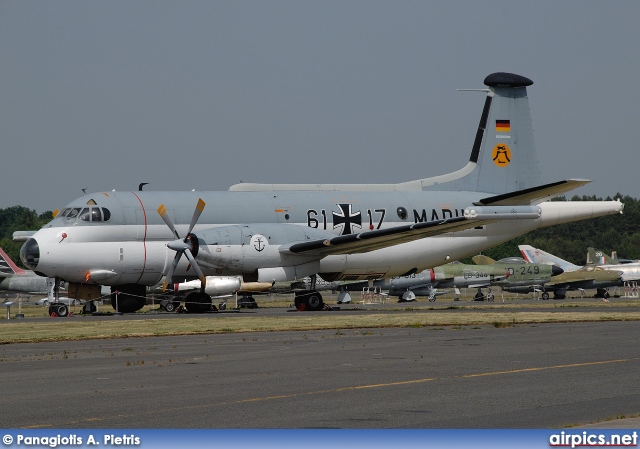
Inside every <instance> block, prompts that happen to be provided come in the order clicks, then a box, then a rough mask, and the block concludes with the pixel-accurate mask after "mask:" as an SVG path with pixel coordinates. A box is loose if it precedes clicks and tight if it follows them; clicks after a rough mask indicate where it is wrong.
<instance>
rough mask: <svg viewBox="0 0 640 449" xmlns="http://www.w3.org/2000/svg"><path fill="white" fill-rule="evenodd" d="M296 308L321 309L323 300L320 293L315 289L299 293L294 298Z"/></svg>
mask: <svg viewBox="0 0 640 449" xmlns="http://www.w3.org/2000/svg"><path fill="white" fill-rule="evenodd" d="M295 304H296V309H297V310H298V311H300V312H301V311H303V310H313V311H315V310H322V309H323V308H324V301H323V300H322V295H321V294H320V293H318V292H316V291H307V292H301V293H299V294H298V295H297V296H296V298H295Z"/></svg>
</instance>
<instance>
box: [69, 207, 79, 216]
mask: <svg viewBox="0 0 640 449" xmlns="http://www.w3.org/2000/svg"><path fill="white" fill-rule="evenodd" d="M78 213H80V208H78V207H74V208H73V209H71V210H70V211H69V214H68V215H67V218H76V217H77V216H78Z"/></svg>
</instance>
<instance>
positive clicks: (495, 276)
mask: <svg viewBox="0 0 640 449" xmlns="http://www.w3.org/2000/svg"><path fill="white" fill-rule="evenodd" d="M473 260H474V262H476V265H468V264H463V263H460V262H452V263H449V264H446V265H442V266H439V267H435V268H431V269H429V270H425V271H422V272H420V273H416V274H411V275H408V276H399V277H395V278H392V279H378V280H375V281H373V282H372V283H370V284H368V283H366V282H364V283H363V282H356V283H350V284H347V285H343V286H341V287H340V289H341V290H347V291H360V290H362V288H363V287H365V286H372V287H378V288H380V289H381V290H384V291H389V295H390V296H398V298H399V299H400V300H401V301H406V300H413V299H415V297H416V296H428V297H429V300H430V301H434V300H435V295H436V289H437V288H477V289H481V288H485V287H493V286H509V285H511V286H524V285H542V284H544V283H545V282H549V281H550V280H551V277H552V276H556V275H558V274H561V273H562V272H563V270H562V269H561V268H559V267H556V266H551V265H546V264H535V263H533V264H532V263H527V262H525V261H524V259H522V258H520V257H509V258H506V259H502V260H499V261H495V260H493V259H491V258H490V257H486V256H474V257H473ZM409 293H413V294H409ZM485 296H486V297H487V299H489V300H491V299H493V295H491V292H489V294H488V295H483V294H482V293H481V292H480V291H479V292H478V293H477V294H476V296H475V299H483V298H485Z"/></svg>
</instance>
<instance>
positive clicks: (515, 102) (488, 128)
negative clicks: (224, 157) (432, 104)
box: [229, 72, 590, 206]
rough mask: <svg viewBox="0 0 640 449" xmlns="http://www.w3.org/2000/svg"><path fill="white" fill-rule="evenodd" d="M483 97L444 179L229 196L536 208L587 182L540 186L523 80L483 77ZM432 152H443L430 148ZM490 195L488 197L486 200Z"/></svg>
mask: <svg viewBox="0 0 640 449" xmlns="http://www.w3.org/2000/svg"><path fill="white" fill-rule="evenodd" d="M484 84H485V85H486V86H487V88H485V89H469V90H475V91H481V92H486V93H487V98H486V100H485V103H484V107H483V109H482V115H481V116H480V124H479V125H478V130H477V132H476V137H475V140H474V142H473V146H472V148H471V156H470V158H469V162H468V163H467V165H466V166H465V167H463V168H462V169H460V170H458V171H456V172H453V173H449V174H446V175H441V176H435V177H431V178H423V179H418V180H414V181H408V182H401V183H398V184H257V183H240V184H236V185H233V186H231V187H230V188H229V190H230V191H244V192H248V191H287V190H296V191H298V190H303V191H304V190H312V191H318V190H320V191H333V190H337V191H389V190H393V191H416V190H418V191H420V190H437V191H442V190H447V191H451V190H453V191H471V192H483V193H485V194H488V196H487V197H486V198H483V199H480V200H479V201H478V204H479V205H483V204H484V205H488V204H491V205H494V206H503V205H527V204H539V203H541V202H543V201H546V200H547V199H549V198H552V197H554V196H558V195H561V194H563V193H565V192H568V191H570V190H573V189H575V188H577V187H580V186H582V185H584V184H586V183H588V182H590V181H587V180H566V181H560V182H555V183H552V184H546V185H542V184H541V173H540V165H539V162H538V154H537V152H536V147H535V143H534V140H533V125H532V122H531V113H530V111H529V98H528V97H527V87H528V86H531V85H532V84H533V81H531V80H530V79H528V78H525V77H524V76H520V75H516V74H514V73H504V72H498V73H493V74H491V75H489V76H487V77H486V78H485V80H484ZM429 151H431V152H436V151H446V148H445V149H438V148H431V149H429ZM491 195H493V196H491Z"/></svg>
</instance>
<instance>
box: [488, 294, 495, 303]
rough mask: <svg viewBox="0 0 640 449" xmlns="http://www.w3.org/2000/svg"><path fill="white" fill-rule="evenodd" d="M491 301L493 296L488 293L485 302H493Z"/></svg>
mask: <svg viewBox="0 0 640 449" xmlns="http://www.w3.org/2000/svg"><path fill="white" fill-rule="evenodd" d="M493 300H494V297H493V294H492V293H489V294H488V295H487V301H491V302H493Z"/></svg>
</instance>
